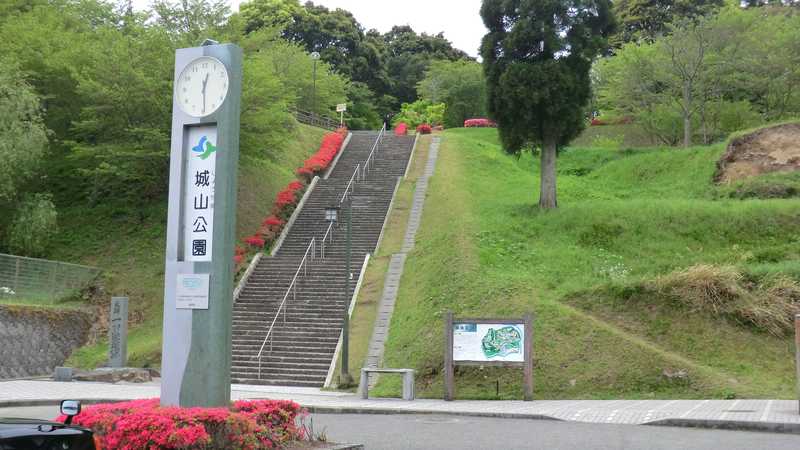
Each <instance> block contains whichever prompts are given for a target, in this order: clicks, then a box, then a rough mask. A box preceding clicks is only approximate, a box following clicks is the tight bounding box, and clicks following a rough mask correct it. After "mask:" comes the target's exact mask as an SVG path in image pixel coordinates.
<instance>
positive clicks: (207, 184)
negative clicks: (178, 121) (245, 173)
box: [182, 126, 218, 261]
mask: <svg viewBox="0 0 800 450" xmlns="http://www.w3.org/2000/svg"><path fill="white" fill-rule="evenodd" d="M185 142H186V144H185V146H186V149H185V150H184V153H185V160H186V171H185V172H184V173H185V174H186V177H185V180H184V190H183V192H184V195H183V226H182V228H183V254H184V261H211V259H212V258H211V256H212V255H211V248H212V246H211V243H212V236H213V234H214V180H215V173H214V170H215V167H216V162H217V151H218V149H217V128H216V127H215V126H196V127H191V128H189V130H188V133H187V139H186V141H185Z"/></svg>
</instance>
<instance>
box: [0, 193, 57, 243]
mask: <svg viewBox="0 0 800 450" xmlns="http://www.w3.org/2000/svg"><path fill="white" fill-rule="evenodd" d="M56 233H58V214H57V213H56V207H55V205H54V204H53V200H52V196H51V195H49V194H34V195H29V196H27V197H26V198H24V199H23V201H22V202H21V203H20V205H19V207H18V208H17V212H16V214H15V216H14V221H13V223H12V224H11V227H10V230H9V233H8V248H9V250H11V252H13V253H15V254H18V255H24V256H34V257H36V256H44V255H45V253H46V250H47V245H48V244H49V243H50V241H51V239H52V238H53V236H55V235H56Z"/></svg>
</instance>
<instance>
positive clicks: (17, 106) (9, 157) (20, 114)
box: [0, 60, 47, 210]
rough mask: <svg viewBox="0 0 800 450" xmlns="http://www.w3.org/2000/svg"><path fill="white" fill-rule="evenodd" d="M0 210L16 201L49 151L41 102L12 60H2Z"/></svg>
mask: <svg viewBox="0 0 800 450" xmlns="http://www.w3.org/2000/svg"><path fill="white" fill-rule="evenodd" d="M0 136H2V139H0V208H3V209H6V210H7V208H8V207H9V204H11V203H12V202H13V201H14V199H15V198H16V197H17V194H18V189H19V187H20V185H21V184H22V183H24V182H25V181H26V180H28V179H29V178H31V177H32V176H33V174H34V173H35V172H36V169H37V168H38V167H39V165H40V163H41V162H42V159H43V158H44V156H45V151H46V149H47V129H46V127H45V125H44V122H43V120H42V110H41V107H40V104H39V98H38V97H37V95H36V93H35V92H34V91H33V88H32V87H31V85H29V84H28V83H27V82H26V81H25V79H24V78H23V76H22V73H21V72H20V71H19V69H18V68H17V66H16V65H15V64H14V63H12V62H11V61H10V60H0Z"/></svg>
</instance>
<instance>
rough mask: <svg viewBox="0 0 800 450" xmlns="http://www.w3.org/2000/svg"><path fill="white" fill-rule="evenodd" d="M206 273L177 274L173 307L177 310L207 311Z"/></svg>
mask: <svg viewBox="0 0 800 450" xmlns="http://www.w3.org/2000/svg"><path fill="white" fill-rule="evenodd" d="M209 279H210V276H209V274H207V273H198V274H189V273H181V274H178V283H177V285H176V289H175V307H176V308H178V309H208V287H209V286H208V284H209V283H208V282H209Z"/></svg>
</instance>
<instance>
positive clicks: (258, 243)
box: [244, 236, 266, 248]
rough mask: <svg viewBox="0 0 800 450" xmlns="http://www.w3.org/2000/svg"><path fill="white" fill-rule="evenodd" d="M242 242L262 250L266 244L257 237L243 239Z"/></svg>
mask: <svg viewBox="0 0 800 450" xmlns="http://www.w3.org/2000/svg"><path fill="white" fill-rule="evenodd" d="M244 242H245V243H246V244H247V245H249V246H251V247H256V248H264V244H266V242H264V239H263V238H261V237H259V236H250V237H248V238H245V240H244Z"/></svg>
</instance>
